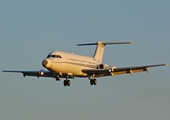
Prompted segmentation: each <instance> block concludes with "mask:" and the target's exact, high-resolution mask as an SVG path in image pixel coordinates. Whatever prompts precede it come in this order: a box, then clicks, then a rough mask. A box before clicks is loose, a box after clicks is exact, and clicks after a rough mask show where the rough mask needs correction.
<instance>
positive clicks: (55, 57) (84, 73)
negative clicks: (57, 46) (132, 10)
mask: <svg viewBox="0 0 170 120" xmlns="http://www.w3.org/2000/svg"><path fill="white" fill-rule="evenodd" d="M112 44H132V42H102V41H98V42H96V43H86V44H77V45H78V46H87V45H96V50H95V52H94V56H93V57H87V56H82V55H77V54H73V53H66V52H61V51H53V52H51V53H49V54H48V56H47V57H46V58H45V59H44V60H43V61H42V66H43V67H44V68H46V69H47V70H39V71H21V70H20V71H17V70H3V71H2V72H12V73H22V74H23V77H25V76H34V77H38V78H39V77H51V78H55V79H56V81H60V78H65V80H64V81H63V84H64V86H70V85H71V82H70V80H69V79H74V78H75V77H80V78H88V79H89V80H90V85H97V80H96V78H98V77H105V76H115V75H122V74H133V73H138V72H145V71H146V72H148V68H149V67H158V66H167V64H156V65H144V66H132V67H116V66H110V65H108V64H105V63H102V58H103V53H104V48H105V46H106V45H112Z"/></svg>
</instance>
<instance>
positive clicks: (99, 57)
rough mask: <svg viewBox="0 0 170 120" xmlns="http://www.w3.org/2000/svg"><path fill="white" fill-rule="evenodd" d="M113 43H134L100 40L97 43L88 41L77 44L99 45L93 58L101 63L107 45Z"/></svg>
mask: <svg viewBox="0 0 170 120" xmlns="http://www.w3.org/2000/svg"><path fill="white" fill-rule="evenodd" d="M111 44H132V42H102V41H98V42H96V43H86V44H77V45H78V46H86V45H97V46H96V50H95V53H94V55H93V58H94V59H95V60H97V61H99V62H100V63H102V59H103V53H104V47H105V45H111Z"/></svg>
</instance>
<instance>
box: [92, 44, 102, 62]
mask: <svg viewBox="0 0 170 120" xmlns="http://www.w3.org/2000/svg"><path fill="white" fill-rule="evenodd" d="M104 46H105V44H103V42H101V41H99V42H97V46H96V50H95V52H94V55H93V58H94V59H95V60H97V61H99V62H100V63H101V62H102V59H103V53H104Z"/></svg>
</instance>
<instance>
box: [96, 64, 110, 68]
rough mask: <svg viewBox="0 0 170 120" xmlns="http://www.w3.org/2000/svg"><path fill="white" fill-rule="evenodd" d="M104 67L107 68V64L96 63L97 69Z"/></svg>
mask: <svg viewBox="0 0 170 120" xmlns="http://www.w3.org/2000/svg"><path fill="white" fill-rule="evenodd" d="M106 68H109V65H107V64H100V65H97V69H106Z"/></svg>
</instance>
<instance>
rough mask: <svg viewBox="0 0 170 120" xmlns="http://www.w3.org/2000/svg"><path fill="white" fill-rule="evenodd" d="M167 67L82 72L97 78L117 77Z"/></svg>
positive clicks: (136, 67)
mask: <svg viewBox="0 0 170 120" xmlns="http://www.w3.org/2000/svg"><path fill="white" fill-rule="evenodd" d="M158 66H167V64H157V65H145V66H134V67H122V68H115V67H113V68H109V69H83V70H82V72H84V73H86V74H88V75H95V77H101V76H115V75H122V74H133V73H138V72H145V71H147V72H148V68H149V67H158Z"/></svg>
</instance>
